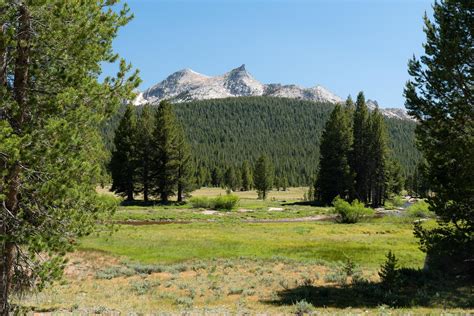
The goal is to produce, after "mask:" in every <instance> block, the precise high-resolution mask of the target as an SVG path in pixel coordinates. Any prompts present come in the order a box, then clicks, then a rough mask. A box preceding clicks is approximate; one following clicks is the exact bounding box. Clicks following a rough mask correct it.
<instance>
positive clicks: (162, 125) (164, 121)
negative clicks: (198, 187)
mask: <svg viewBox="0 0 474 316" xmlns="http://www.w3.org/2000/svg"><path fill="white" fill-rule="evenodd" d="M177 133H178V130H177V123H176V118H175V115H174V113H173V109H172V105H171V103H169V102H168V101H161V102H160V105H159V107H158V109H157V111H156V115H155V130H154V133H153V147H154V150H155V153H154V156H153V172H152V173H153V177H152V182H151V184H152V187H151V189H152V192H153V193H155V194H156V195H159V196H160V199H161V201H162V202H164V203H167V202H168V201H169V198H170V197H171V196H173V195H175V192H176V185H177V183H178V177H177V175H178V169H179V166H180V162H179V160H178V156H179V151H178V144H177V137H178V135H177Z"/></svg>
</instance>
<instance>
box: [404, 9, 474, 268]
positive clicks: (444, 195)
mask: <svg viewBox="0 0 474 316" xmlns="http://www.w3.org/2000/svg"><path fill="white" fill-rule="evenodd" d="M473 16H474V6H473V5H472V1H461V0H446V1H439V2H435V4H434V5H433V17H434V21H430V20H429V18H428V17H427V16H426V15H425V17H424V20H425V28H424V32H425V34H426V38H427V39H426V43H425V44H424V49H425V53H424V55H423V56H422V57H421V59H420V60H418V59H416V58H415V57H413V59H412V60H410V61H409V65H408V71H409V74H410V75H411V76H412V78H413V79H412V80H411V81H409V82H408V83H407V85H406V88H405V97H406V106H407V108H408V109H409V113H410V114H411V115H412V116H413V117H415V118H416V119H417V120H418V126H417V129H416V135H417V140H418V144H419V148H420V149H421V151H422V152H423V155H424V157H425V159H426V161H427V178H428V181H429V183H430V188H431V190H432V191H433V192H434V194H433V195H431V196H430V197H429V198H428V200H429V204H430V210H431V211H434V212H435V213H436V214H437V215H438V217H439V221H438V222H439V227H437V228H434V229H432V230H429V229H424V228H422V227H421V225H417V227H416V228H417V229H416V230H415V234H416V235H417V237H419V238H420V242H421V245H422V249H423V250H424V251H426V252H427V254H428V260H427V261H428V265H429V266H432V267H433V266H437V267H439V268H441V269H443V270H444V271H445V272H455V271H462V270H463V269H469V267H470V269H471V270H470V273H471V276H472V275H474V270H473V268H472V267H473V264H472V263H473V262H474V252H473V251H472V250H473V249H474V208H473V196H474V136H473V135H474V132H473V131H474V94H473V82H474V72H473V65H474V50H473V47H474V42H473V39H474V34H473V33H474V25H473Z"/></svg>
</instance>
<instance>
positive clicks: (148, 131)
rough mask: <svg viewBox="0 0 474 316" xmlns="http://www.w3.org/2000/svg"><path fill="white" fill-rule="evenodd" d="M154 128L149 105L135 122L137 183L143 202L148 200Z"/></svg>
mask: <svg viewBox="0 0 474 316" xmlns="http://www.w3.org/2000/svg"><path fill="white" fill-rule="evenodd" d="M154 128H155V123H154V117H153V112H152V109H151V106H150V105H148V104H147V105H145V106H144V107H143V109H142V112H141V114H140V116H139V117H138V120H137V129H136V130H137V132H136V140H135V147H136V153H137V182H138V184H139V185H140V186H141V187H140V192H143V199H144V201H145V202H147V201H148V200H149V194H150V180H151V177H152V174H151V169H152V167H151V164H152V159H153V156H152V155H153V131H154Z"/></svg>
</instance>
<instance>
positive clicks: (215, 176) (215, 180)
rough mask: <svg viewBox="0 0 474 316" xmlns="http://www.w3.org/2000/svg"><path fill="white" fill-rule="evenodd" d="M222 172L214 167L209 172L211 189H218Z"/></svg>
mask: <svg viewBox="0 0 474 316" xmlns="http://www.w3.org/2000/svg"><path fill="white" fill-rule="evenodd" d="M222 179H223V175H222V170H221V169H220V168H219V167H214V169H212V172H211V185H212V186H213V187H220V186H221V185H222V182H223V180H222Z"/></svg>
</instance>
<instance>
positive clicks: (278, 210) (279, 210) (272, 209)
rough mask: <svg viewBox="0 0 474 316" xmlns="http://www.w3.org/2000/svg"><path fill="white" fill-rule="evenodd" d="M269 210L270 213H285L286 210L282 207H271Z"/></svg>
mask: <svg viewBox="0 0 474 316" xmlns="http://www.w3.org/2000/svg"><path fill="white" fill-rule="evenodd" d="M268 210H269V211H270V212H283V211H284V210H285V209H284V208H282V207H269V208H268Z"/></svg>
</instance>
